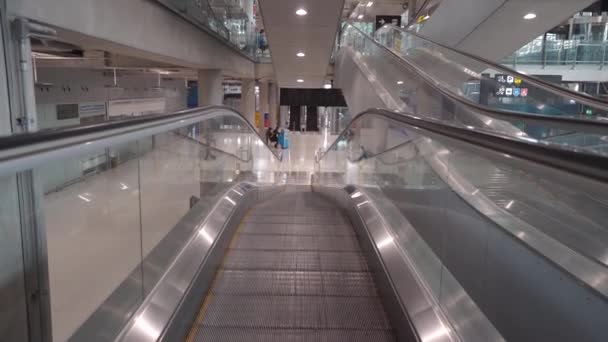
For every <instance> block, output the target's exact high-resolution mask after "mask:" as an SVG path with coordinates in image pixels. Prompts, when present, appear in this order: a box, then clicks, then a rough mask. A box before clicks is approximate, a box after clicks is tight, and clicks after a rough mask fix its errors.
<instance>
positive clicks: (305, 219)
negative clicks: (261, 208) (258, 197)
mask: <svg viewBox="0 0 608 342" xmlns="http://www.w3.org/2000/svg"><path fill="white" fill-rule="evenodd" d="M244 222H257V223H295V224H329V225H335V224H347V223H348V222H347V220H346V219H345V218H344V217H342V216H340V215H333V216H329V215H325V216H317V215H315V214H313V213H312V212H311V214H309V215H308V216H294V215H256V214H255V213H254V214H252V215H249V216H248V217H246V218H245V220H244Z"/></svg>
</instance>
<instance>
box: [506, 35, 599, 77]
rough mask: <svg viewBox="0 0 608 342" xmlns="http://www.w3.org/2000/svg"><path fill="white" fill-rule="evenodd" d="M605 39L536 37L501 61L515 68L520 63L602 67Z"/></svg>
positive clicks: (573, 67)
mask: <svg viewBox="0 0 608 342" xmlns="http://www.w3.org/2000/svg"><path fill="white" fill-rule="evenodd" d="M607 48H608V42H606V41H599V42H598V41H584V40H546V39H543V37H538V38H536V39H535V40H533V41H532V42H530V43H528V44H526V45H524V46H523V47H521V48H520V49H518V50H517V51H515V52H514V53H512V54H511V55H509V56H507V57H506V58H504V59H503V60H502V61H501V63H502V64H505V65H509V66H511V67H513V68H517V66H520V65H540V66H560V65H562V66H569V67H571V68H572V69H575V68H576V67H577V66H596V67H597V68H598V70H601V69H603V68H604V66H605V65H606V63H607V62H608V60H607V59H608V56H606V49H607Z"/></svg>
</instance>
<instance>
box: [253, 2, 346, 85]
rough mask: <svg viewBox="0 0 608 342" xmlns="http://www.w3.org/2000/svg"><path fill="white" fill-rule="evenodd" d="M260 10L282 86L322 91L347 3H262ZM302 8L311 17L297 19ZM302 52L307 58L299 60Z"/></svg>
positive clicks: (276, 71)
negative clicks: (319, 89) (298, 11)
mask: <svg viewBox="0 0 608 342" xmlns="http://www.w3.org/2000/svg"><path fill="white" fill-rule="evenodd" d="M259 6H260V12H261V14H262V17H263V20H264V29H265V31H266V38H267V40H268V45H269V46H270V53H271V55H272V63H273V65H274V69H275V75H276V78H277V82H278V84H279V86H280V87H283V88H321V87H322V86H323V84H324V83H325V80H326V75H327V70H328V68H329V60H330V57H331V53H332V49H333V46H334V42H335V38H336V33H337V30H338V25H339V22H340V16H341V14H342V9H343V7H344V0H259ZM300 8H303V9H305V10H306V11H307V12H308V14H307V15H305V16H298V15H296V14H295V12H296V10H298V9H300ZM300 51H301V52H304V53H305V54H306V56H305V57H303V58H300V57H297V56H296V54H297V53H298V52H300ZM298 79H301V80H303V81H304V82H302V83H298V82H297V80H298Z"/></svg>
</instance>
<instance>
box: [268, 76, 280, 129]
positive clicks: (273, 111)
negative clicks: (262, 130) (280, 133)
mask: <svg viewBox="0 0 608 342" xmlns="http://www.w3.org/2000/svg"><path fill="white" fill-rule="evenodd" d="M268 92H269V99H268V107H269V112H270V125H271V126H272V127H276V126H277V121H279V101H278V99H279V89H278V88H277V84H276V83H270V84H269V85H268Z"/></svg>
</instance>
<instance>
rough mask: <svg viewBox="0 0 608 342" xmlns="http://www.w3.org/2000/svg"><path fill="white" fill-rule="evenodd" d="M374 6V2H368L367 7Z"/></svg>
mask: <svg viewBox="0 0 608 342" xmlns="http://www.w3.org/2000/svg"><path fill="white" fill-rule="evenodd" d="M373 4H374V2H373V1H370V2H368V3H367V5H365V6H366V7H372V5H373Z"/></svg>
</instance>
